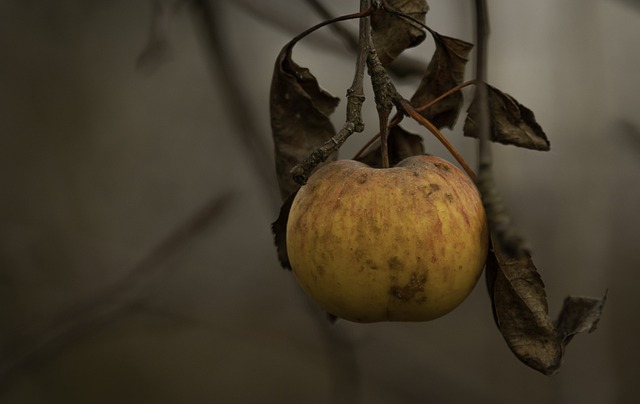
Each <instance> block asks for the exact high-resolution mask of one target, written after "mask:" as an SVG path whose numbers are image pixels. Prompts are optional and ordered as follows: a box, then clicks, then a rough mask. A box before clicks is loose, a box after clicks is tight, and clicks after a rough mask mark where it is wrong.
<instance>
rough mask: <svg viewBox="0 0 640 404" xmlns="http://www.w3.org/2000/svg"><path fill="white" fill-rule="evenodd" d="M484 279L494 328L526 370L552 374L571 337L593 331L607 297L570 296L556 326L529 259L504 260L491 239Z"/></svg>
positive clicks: (535, 271) (537, 276)
mask: <svg viewBox="0 0 640 404" xmlns="http://www.w3.org/2000/svg"><path fill="white" fill-rule="evenodd" d="M492 243H493V250H492V251H491V252H490V254H489V258H488V260H487V268H486V280H487V286H488V289H489V294H490V296H491V302H492V305H493V314H494V318H495V320H496V324H497V326H498V328H499V329H500V332H501V333H502V336H503V337H504V339H505V341H506V342H507V345H508V346H509V348H511V350H512V351H513V353H514V354H515V355H516V357H517V358H518V359H519V360H521V361H522V362H523V363H524V364H526V365H527V366H529V367H531V368H533V369H535V370H537V371H539V372H541V373H544V374H546V375H552V374H554V373H555V372H557V371H558V369H559V368H560V366H561V365H562V359H563V355H564V348H565V346H566V345H567V344H568V343H569V341H570V340H571V338H572V337H573V335H575V334H577V333H580V332H585V331H589V332H591V331H593V330H594V329H595V326H596V324H597V322H598V320H599V318H600V315H601V313H602V308H603V306H604V301H605V299H604V298H603V299H595V298H574V297H568V298H567V299H566V300H565V305H564V307H563V309H562V311H561V313H560V316H559V319H558V321H557V322H554V321H552V320H551V318H550V317H549V310H548V305H547V297H546V293H545V291H544V284H543V282H542V279H541V277H540V275H539V274H538V272H537V270H536V267H535V265H534V264H533V260H532V259H531V257H530V256H526V257H524V258H519V259H515V258H508V257H507V255H506V254H505V253H504V252H503V250H502V249H501V248H500V246H498V245H497V240H496V239H495V238H492Z"/></svg>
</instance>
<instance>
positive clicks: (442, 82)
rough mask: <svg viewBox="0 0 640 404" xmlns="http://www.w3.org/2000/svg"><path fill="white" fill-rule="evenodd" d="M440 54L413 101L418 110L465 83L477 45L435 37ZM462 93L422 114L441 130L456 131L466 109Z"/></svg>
mask: <svg viewBox="0 0 640 404" xmlns="http://www.w3.org/2000/svg"><path fill="white" fill-rule="evenodd" d="M435 39H436V50H435V52H434V53H433V57H432V58H431V61H430V62H429V66H428V67H427V71H426V73H425V74H424V76H423V78H422V81H421V82H420V86H419V87H418V89H417V90H416V92H415V94H414V95H413V97H411V105H413V106H414V107H415V108H418V107H420V106H421V105H426V104H428V103H429V102H430V101H432V100H434V99H436V98H438V97H439V96H440V95H441V94H443V93H445V92H447V91H448V90H450V89H452V88H453V87H455V86H457V85H459V84H461V83H462V81H463V80H464V69H465V67H466V65H467V61H468V60H469V59H468V56H469V52H470V51H471V49H472V48H473V45H472V44H470V43H468V42H465V41H462V40H460V39H456V38H450V37H446V36H442V35H438V36H437V37H435ZM462 104H463V99H462V93H461V92H459V91H456V92H455V93H453V94H451V95H449V96H447V97H446V98H444V99H442V100H440V101H438V102H437V103H436V104H434V105H433V106H431V107H429V108H427V109H426V110H424V111H421V112H420V114H421V115H422V116H424V117H425V118H427V119H428V120H429V121H431V123H433V124H434V125H435V126H436V127H437V128H438V129H441V128H443V127H445V126H446V127H449V128H453V125H455V123H456V121H457V120H458V114H459V113H460V108H462Z"/></svg>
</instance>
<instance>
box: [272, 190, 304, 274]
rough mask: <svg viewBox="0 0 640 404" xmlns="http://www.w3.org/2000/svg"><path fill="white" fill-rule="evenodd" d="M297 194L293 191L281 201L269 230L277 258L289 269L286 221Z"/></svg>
mask: <svg viewBox="0 0 640 404" xmlns="http://www.w3.org/2000/svg"><path fill="white" fill-rule="evenodd" d="M297 194H298V191H295V192H294V193H292V194H291V195H289V197H288V198H287V199H285V201H284V202H283V203H282V207H281V208H280V214H279V215H278V218H277V219H276V221H275V222H273V223H272V224H271V232H272V233H273V237H274V241H275V244H276V248H277V249H278V260H280V265H282V267H283V268H285V269H289V270H291V264H290V263H289V255H288V254H287V221H288V220H289V211H290V210H291V205H292V204H293V199H294V198H295V197H296V195H297Z"/></svg>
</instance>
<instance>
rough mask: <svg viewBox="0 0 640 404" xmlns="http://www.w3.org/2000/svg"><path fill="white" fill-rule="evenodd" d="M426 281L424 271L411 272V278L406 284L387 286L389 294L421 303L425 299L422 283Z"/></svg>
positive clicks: (406, 300) (405, 300)
mask: <svg viewBox="0 0 640 404" xmlns="http://www.w3.org/2000/svg"><path fill="white" fill-rule="evenodd" d="M426 283H427V274H426V273H420V272H412V273H411V278H410V279H409V282H407V284H406V285H402V286H400V285H392V286H391V287H390V288H389V294H390V295H391V296H393V297H395V298H396V299H399V300H402V301H403V302H410V301H413V302H415V303H422V302H424V301H425V300H426V299H427V297H426V296H425V294H424V285H425V284H426Z"/></svg>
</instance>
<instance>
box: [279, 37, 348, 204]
mask: <svg viewBox="0 0 640 404" xmlns="http://www.w3.org/2000/svg"><path fill="white" fill-rule="evenodd" d="M292 46H293V44H288V45H287V46H285V47H284V48H283V49H282V51H280V54H279V55H278V58H277V59H276V64H275V68H274V71H273V78H272V81H271V93H270V98H269V106H270V113H271V131H272V134H273V143H274V147H275V160H276V175H277V178H278V184H279V187H280V195H281V196H282V199H285V198H286V197H287V196H289V195H290V194H292V193H293V192H295V191H296V190H297V189H298V187H299V186H298V185H297V184H296V183H295V182H294V181H293V178H292V176H291V174H290V171H291V169H292V168H293V166H295V165H296V164H298V163H299V162H300V161H302V160H303V159H304V158H305V157H307V156H308V155H309V154H311V152H312V151H313V150H314V149H315V148H317V147H319V146H321V145H322V144H324V143H325V142H326V141H328V140H329V139H331V138H332V137H333V136H335V134H336V131H335V128H334V126H333V124H332V123H331V121H330V120H329V115H330V114H331V113H333V111H334V110H335V108H336V106H337V105H338V102H339V101H340V100H339V99H338V98H336V97H334V96H332V95H331V94H329V93H328V92H326V91H324V90H322V89H321V88H320V86H319V85H318V81H317V80H316V78H315V77H314V76H313V74H311V72H310V71H309V69H307V68H304V67H300V66H298V65H297V64H296V63H295V62H294V61H293V60H292V59H291V50H292ZM331 160H335V155H334V156H333V157H331V158H329V161H331Z"/></svg>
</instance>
